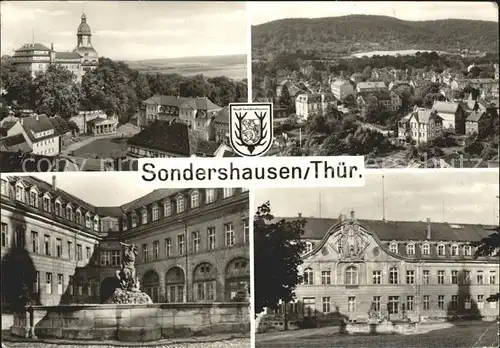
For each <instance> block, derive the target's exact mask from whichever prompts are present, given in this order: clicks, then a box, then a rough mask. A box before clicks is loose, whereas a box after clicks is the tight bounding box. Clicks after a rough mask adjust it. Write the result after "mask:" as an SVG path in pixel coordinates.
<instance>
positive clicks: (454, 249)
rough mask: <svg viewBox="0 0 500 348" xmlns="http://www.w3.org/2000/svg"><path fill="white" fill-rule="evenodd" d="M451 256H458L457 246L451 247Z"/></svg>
mask: <svg viewBox="0 0 500 348" xmlns="http://www.w3.org/2000/svg"><path fill="white" fill-rule="evenodd" d="M451 256H458V245H456V244H453V245H452V246H451Z"/></svg>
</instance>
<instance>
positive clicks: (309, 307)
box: [302, 297, 316, 318]
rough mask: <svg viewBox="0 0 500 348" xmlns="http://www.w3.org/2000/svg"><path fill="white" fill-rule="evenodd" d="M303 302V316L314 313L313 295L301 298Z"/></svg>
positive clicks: (314, 302)
mask: <svg viewBox="0 0 500 348" xmlns="http://www.w3.org/2000/svg"><path fill="white" fill-rule="evenodd" d="M302 303H303V304H304V317H305V318H307V317H311V316H314V315H315V314H316V299H315V298H314V297H304V298H303V299H302Z"/></svg>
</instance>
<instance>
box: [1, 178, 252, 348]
mask: <svg viewBox="0 0 500 348" xmlns="http://www.w3.org/2000/svg"><path fill="white" fill-rule="evenodd" d="M96 174H98V175H97V176H85V175H81V174H78V180H77V181H78V183H77V184H75V177H74V176H71V177H70V176H64V174H57V175H51V173H46V174H43V173H41V174H39V175H38V176H15V175H8V176H3V175H2V180H1V184H2V186H1V233H2V236H1V294H2V343H4V344H5V346H6V347H9V348H11V347H14V348H15V347H19V348H47V347H56V346H57V347H68V348H70V347H113V346H129V347H137V346H138V345H139V346H141V345H147V346H149V347H183V348H190V347H193V348H195V347H206V348H211V347H213V348H216V347H250V321H251V316H250V307H249V303H250V251H249V248H250V247H249V237H250V226H249V193H248V190H246V189H239V188H220V189H219V188H217V189H216V188H207V189H196V188H195V189H179V188H177V189H174V188H173V189H170V188H164V187H158V188H156V189H154V190H151V186H144V185H143V186H141V185H137V179H136V178H135V177H134V176H133V175H132V176H130V175H128V176H127V175H126V173H121V174H123V175H118V176H113V177H112V176H110V175H107V174H105V173H96Z"/></svg>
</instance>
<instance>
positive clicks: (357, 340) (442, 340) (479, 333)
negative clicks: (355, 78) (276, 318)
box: [255, 322, 498, 348]
mask: <svg viewBox="0 0 500 348" xmlns="http://www.w3.org/2000/svg"><path fill="white" fill-rule="evenodd" d="M497 329H498V326H497V324H496V322H478V323H466V322H462V323H459V324H457V325H454V326H453V327H450V328H447V329H442V330H436V331H431V332H427V333H425V334H418V335H397V334H394V335H342V334H336V333H330V334H321V333H318V332H317V330H316V329H314V333H313V334H312V335H308V336H302V335H303V331H305V330H300V331H302V333H301V334H300V335H289V336H281V337H277V338H276V340H267V339H266V340H265V341H263V342H261V343H259V335H257V336H256V337H255V347H262V348H264V347H266V348H267V347H269V348H273V347H276V348H279V347H283V348H285V347H286V348H288V347H301V348H307V347H311V348H312V347H315V348H316V347H325V348H326V347H328V348H329V347H349V348H351V347H358V348H365V347H370V348H378V347H380V348H410V347H411V348H424V347H425V348H454V347H456V348H462V347H471V348H478V347H498V336H497Z"/></svg>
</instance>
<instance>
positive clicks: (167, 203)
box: [163, 200, 172, 217]
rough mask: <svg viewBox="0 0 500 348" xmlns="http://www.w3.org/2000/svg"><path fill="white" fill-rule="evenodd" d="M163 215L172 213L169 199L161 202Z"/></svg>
mask: <svg viewBox="0 0 500 348" xmlns="http://www.w3.org/2000/svg"><path fill="white" fill-rule="evenodd" d="M163 215H164V216H165V217H167V216H170V215H172V202H170V200H166V201H165V202H164V203H163Z"/></svg>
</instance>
